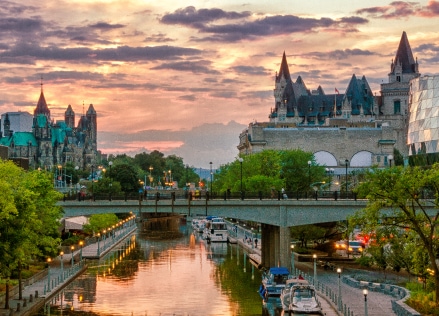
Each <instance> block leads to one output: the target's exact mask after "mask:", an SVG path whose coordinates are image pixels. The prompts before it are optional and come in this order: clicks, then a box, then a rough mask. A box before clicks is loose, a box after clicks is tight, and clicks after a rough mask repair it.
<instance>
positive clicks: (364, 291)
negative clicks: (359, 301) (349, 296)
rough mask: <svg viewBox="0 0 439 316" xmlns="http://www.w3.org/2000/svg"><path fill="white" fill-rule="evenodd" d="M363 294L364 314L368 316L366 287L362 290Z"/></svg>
mask: <svg viewBox="0 0 439 316" xmlns="http://www.w3.org/2000/svg"><path fill="white" fill-rule="evenodd" d="M363 294H364V316H368V313H367V289H364V290H363Z"/></svg>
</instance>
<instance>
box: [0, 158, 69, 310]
mask: <svg viewBox="0 0 439 316" xmlns="http://www.w3.org/2000/svg"><path fill="white" fill-rule="evenodd" d="M52 181H53V178H52V175H51V174H50V173H47V172H44V171H38V170H34V171H31V172H25V171H24V170H23V169H21V168H19V167H17V166H16V165H14V164H13V163H12V162H3V161H0V188H1V194H2V195H4V194H7V196H2V199H1V201H2V202H1V204H0V205H1V208H0V232H1V233H0V245H1V246H0V274H1V275H2V276H3V277H6V278H9V277H10V275H11V272H12V271H13V270H18V272H19V285H20V293H19V295H20V297H21V290H22V289H21V266H22V264H26V263H28V262H29V261H30V260H33V259H42V258H45V257H47V256H53V255H54V254H56V251H57V246H58V244H59V241H60V238H59V237H60V236H59V235H60V234H59V231H58V228H59V220H60V219H61V217H62V209H61V208H60V207H58V206H56V203H57V202H58V201H59V199H60V198H61V197H62V195H61V194H60V193H58V192H56V191H55V190H54V189H53V182H52ZM7 285H8V284H7ZM7 304H8V299H6V306H5V308H8V307H7Z"/></svg>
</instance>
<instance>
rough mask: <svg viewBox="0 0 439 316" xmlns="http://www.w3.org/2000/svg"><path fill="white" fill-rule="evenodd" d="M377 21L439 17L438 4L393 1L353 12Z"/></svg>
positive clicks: (435, 2)
mask: <svg viewBox="0 0 439 316" xmlns="http://www.w3.org/2000/svg"><path fill="white" fill-rule="evenodd" d="M355 13H356V14H360V15H361V14H365V15H368V16H370V17H373V18H377V19H401V18H410V17H413V16H422V17H436V16H439V2H438V1H433V0H430V1H429V2H428V4H427V5H426V6H422V5H420V4H419V3H418V2H408V1H393V2H391V3H390V4H389V5H385V6H376V7H369V8H363V9H359V10H357V11H355Z"/></svg>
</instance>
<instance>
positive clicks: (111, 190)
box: [108, 161, 113, 201]
mask: <svg viewBox="0 0 439 316" xmlns="http://www.w3.org/2000/svg"><path fill="white" fill-rule="evenodd" d="M108 165H109V166H110V194H109V200H110V201H111V199H112V196H111V194H112V193H113V177H112V174H111V166H112V165H113V162H112V161H109V162H108Z"/></svg>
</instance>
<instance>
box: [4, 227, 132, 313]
mask: <svg viewBox="0 0 439 316" xmlns="http://www.w3.org/2000/svg"><path fill="white" fill-rule="evenodd" d="M136 229H137V226H136V225H135V222H134V221H131V222H130V224H127V225H125V226H124V227H120V229H115V230H113V231H111V232H109V233H108V234H107V235H106V236H105V238H104V237H103V238H100V239H99V240H98V242H96V243H91V244H89V245H87V246H85V247H83V248H82V249H79V250H76V251H74V252H73V253H72V255H71V256H70V255H68V254H66V255H64V256H62V258H61V256H58V257H57V258H55V259H54V260H53V261H52V262H51V264H50V266H49V268H48V269H47V270H45V271H42V272H41V278H40V279H39V280H37V281H36V282H34V283H32V284H30V285H28V286H25V287H24V288H23V291H22V297H23V299H22V300H19V299H18V298H19V296H18V294H16V295H13V297H12V298H11V299H10V300H9V310H6V309H4V308H3V307H4V305H3V306H1V308H0V316H28V315H32V314H33V313H36V312H37V311H38V310H39V309H41V308H42V307H43V306H44V304H45V303H46V302H48V301H50V300H51V299H52V298H53V297H54V296H55V295H56V294H58V293H59V292H60V291H61V290H62V289H63V288H64V287H66V286H67V285H68V284H69V283H70V282H72V281H73V280H74V279H75V278H76V277H77V276H79V275H81V274H82V273H83V272H84V271H85V270H86V269H87V264H86V260H85V259H86V258H91V259H99V258H100V257H102V256H104V255H105V254H106V253H108V252H109V251H110V250H111V249H112V248H114V247H115V246H117V245H118V244H120V243H121V242H122V241H123V240H125V238H126V237H127V236H129V235H130V234H131V233H132V232H134V231H135V230H136ZM75 260H76V261H77V263H76V264H75Z"/></svg>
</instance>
